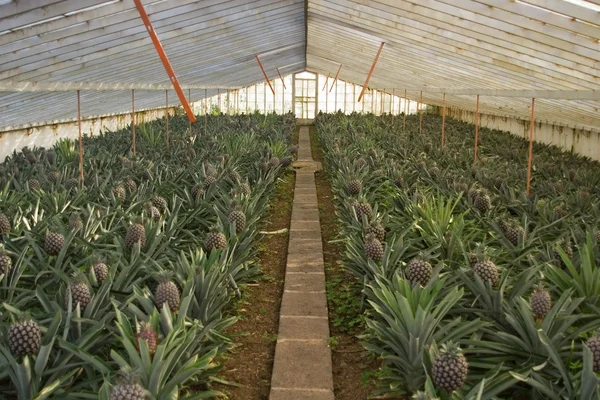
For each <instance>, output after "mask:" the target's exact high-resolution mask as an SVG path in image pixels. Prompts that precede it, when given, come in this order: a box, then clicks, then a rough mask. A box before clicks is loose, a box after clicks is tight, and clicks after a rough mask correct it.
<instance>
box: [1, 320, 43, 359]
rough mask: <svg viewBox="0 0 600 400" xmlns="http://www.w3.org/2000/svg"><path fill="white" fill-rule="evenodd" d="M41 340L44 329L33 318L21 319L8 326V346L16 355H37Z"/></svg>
mask: <svg viewBox="0 0 600 400" xmlns="http://www.w3.org/2000/svg"><path fill="white" fill-rule="evenodd" d="M41 342H42V331H41V329H40V327H39V326H38V324H37V323H36V322H35V321H33V320H32V319H24V320H21V321H19V322H16V323H14V324H12V325H10V327H9V328H8V347H9V349H10V352H11V353H12V355H13V356H15V357H25V356H35V355H37V354H38V352H39V351H40V344H41Z"/></svg>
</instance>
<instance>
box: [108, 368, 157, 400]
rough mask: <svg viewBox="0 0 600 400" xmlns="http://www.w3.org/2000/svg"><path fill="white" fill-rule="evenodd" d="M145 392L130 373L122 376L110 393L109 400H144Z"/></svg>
mask: <svg viewBox="0 0 600 400" xmlns="http://www.w3.org/2000/svg"><path fill="white" fill-rule="evenodd" d="M147 398H148V397H147V396H146V390H145V389H144V388H143V387H142V385H140V383H139V378H138V377H137V376H136V375H135V374H133V373H131V372H126V373H124V374H123V376H122V377H121V379H120V380H119V383H118V384H116V385H115V386H114V387H113V389H112V391H111V392H110V400H146V399H147Z"/></svg>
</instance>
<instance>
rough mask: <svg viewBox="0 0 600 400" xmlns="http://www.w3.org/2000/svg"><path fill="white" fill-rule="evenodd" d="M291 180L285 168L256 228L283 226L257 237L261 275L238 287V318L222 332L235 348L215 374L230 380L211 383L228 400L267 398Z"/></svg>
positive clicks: (284, 250)
mask: <svg viewBox="0 0 600 400" xmlns="http://www.w3.org/2000/svg"><path fill="white" fill-rule="evenodd" d="M295 182H296V178H295V174H294V172H293V171H288V172H286V173H285V174H284V175H283V176H282V177H281V178H280V181H279V182H278V183H277V186H276V189H275V193H274V196H273V198H272V199H271V201H270V209H269V215H268V216H267V218H266V219H265V223H264V224H263V225H262V226H261V228H260V229H261V230H263V231H267V232H273V231H278V230H280V229H287V231H286V232H285V233H278V234H274V235H265V237H264V238H263V239H262V240H261V241H260V243H259V246H260V252H259V260H260V265H261V267H262V273H263V279H261V280H260V281H259V282H257V283H256V284H255V285H248V286H246V287H245V288H244V289H243V295H242V299H241V300H240V301H239V302H238V304H237V314H238V315H239V317H240V320H239V321H238V322H236V323H235V324H234V325H233V326H231V327H230V328H229V329H228V330H227V331H226V332H225V334H227V335H228V336H230V337H232V339H233V342H234V343H235V346H236V347H234V348H233V349H232V350H231V351H230V352H229V353H228V354H227V355H226V356H224V357H223V358H221V359H220V360H219V361H220V362H221V363H222V366H223V369H222V370H221V372H220V374H219V376H218V377H219V378H220V379H223V380H225V381H228V382H231V383H232V384H233V385H224V384H218V385H214V386H215V389H217V390H220V391H222V392H224V393H225V394H227V396H228V398H230V399H233V400H267V399H268V398H269V392H270V389H271V375H272V372H273V359H274V357H275V344H276V342H277V331H278V329H279V309H280V307H281V297H282V294H283V283H284V277H285V267H286V262H287V251H288V241H289V227H290V220H291V216H292V203H293V199H294V186H295Z"/></svg>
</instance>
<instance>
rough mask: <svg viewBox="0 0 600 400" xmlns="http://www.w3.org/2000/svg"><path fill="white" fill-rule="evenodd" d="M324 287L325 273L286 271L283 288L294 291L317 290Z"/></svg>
mask: <svg viewBox="0 0 600 400" xmlns="http://www.w3.org/2000/svg"><path fill="white" fill-rule="evenodd" d="M324 287H325V274H315V273H312V274H310V273H301V272H300V273H293V274H292V273H288V274H287V275H286V277H285V285H284V290H293V291H296V292H318V291H322V290H323V288H324Z"/></svg>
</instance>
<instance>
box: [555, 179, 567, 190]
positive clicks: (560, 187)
mask: <svg viewBox="0 0 600 400" xmlns="http://www.w3.org/2000/svg"><path fill="white" fill-rule="evenodd" d="M554 190H555V191H556V193H562V191H563V190H565V186H564V185H563V183H562V181H556V182H554Z"/></svg>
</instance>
